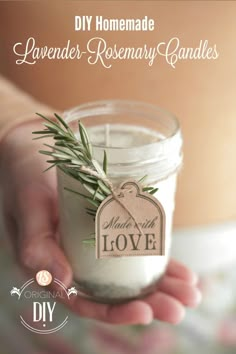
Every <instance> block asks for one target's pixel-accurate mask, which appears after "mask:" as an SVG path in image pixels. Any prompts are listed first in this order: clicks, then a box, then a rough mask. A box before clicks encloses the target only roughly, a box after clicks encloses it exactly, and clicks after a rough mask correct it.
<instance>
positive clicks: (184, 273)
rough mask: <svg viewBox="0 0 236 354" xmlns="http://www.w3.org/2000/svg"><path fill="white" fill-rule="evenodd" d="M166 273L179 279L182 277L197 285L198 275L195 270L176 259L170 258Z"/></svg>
mask: <svg viewBox="0 0 236 354" xmlns="http://www.w3.org/2000/svg"><path fill="white" fill-rule="evenodd" d="M166 274H167V275H169V276H172V277H175V278H178V279H182V280H184V281H186V282H188V283H190V284H192V285H195V284H197V282H198V276H197V275H196V274H195V273H194V272H193V271H191V270H190V269H188V268H187V267H186V266H185V265H184V264H182V263H180V262H178V261H176V260H174V259H171V260H170V262H169V264H168V267H167V270H166Z"/></svg>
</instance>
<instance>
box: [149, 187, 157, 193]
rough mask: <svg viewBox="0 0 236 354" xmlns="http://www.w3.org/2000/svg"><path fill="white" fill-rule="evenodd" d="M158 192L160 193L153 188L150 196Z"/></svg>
mask: <svg viewBox="0 0 236 354" xmlns="http://www.w3.org/2000/svg"><path fill="white" fill-rule="evenodd" d="M157 191H158V188H153V189H152V190H151V191H150V192H149V194H155V193H156V192H157Z"/></svg>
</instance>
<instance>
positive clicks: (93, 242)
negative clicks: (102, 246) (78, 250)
mask: <svg viewBox="0 0 236 354" xmlns="http://www.w3.org/2000/svg"><path fill="white" fill-rule="evenodd" d="M95 241H96V239H95V237H93V238H87V239H84V240H83V241H82V242H83V243H84V244H88V245H91V246H95Z"/></svg>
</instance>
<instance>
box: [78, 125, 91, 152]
mask: <svg viewBox="0 0 236 354" xmlns="http://www.w3.org/2000/svg"><path fill="white" fill-rule="evenodd" d="M79 133H80V139H81V142H82V144H83V146H84V148H85V149H86V152H87V155H88V158H89V159H92V154H93V152H92V146H91V144H90V141H89V137H88V134H87V132H86V129H85V127H84V126H83V124H82V123H81V122H79Z"/></svg>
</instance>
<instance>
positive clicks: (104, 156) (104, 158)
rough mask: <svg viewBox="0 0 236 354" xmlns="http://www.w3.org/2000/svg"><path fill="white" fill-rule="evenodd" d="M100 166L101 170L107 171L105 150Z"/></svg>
mask: <svg viewBox="0 0 236 354" xmlns="http://www.w3.org/2000/svg"><path fill="white" fill-rule="evenodd" d="M102 168H103V171H104V172H105V173H107V153H106V150H104V155H103V164H102Z"/></svg>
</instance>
